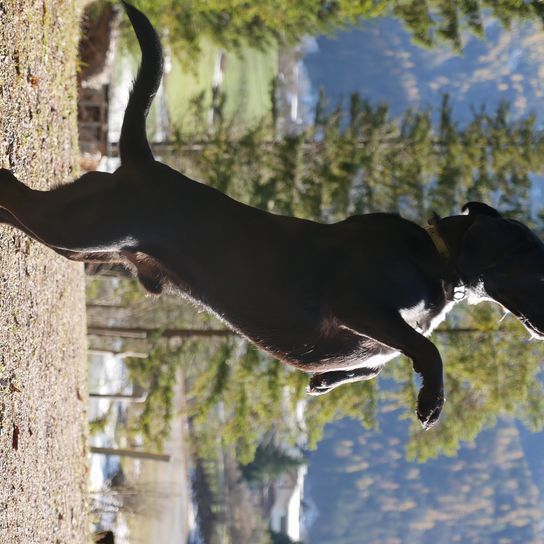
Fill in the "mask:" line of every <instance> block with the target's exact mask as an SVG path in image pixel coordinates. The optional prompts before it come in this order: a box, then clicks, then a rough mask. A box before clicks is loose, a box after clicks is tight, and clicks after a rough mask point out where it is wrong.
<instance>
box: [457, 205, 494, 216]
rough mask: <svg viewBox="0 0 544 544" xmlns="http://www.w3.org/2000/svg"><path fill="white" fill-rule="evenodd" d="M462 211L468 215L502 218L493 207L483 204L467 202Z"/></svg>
mask: <svg viewBox="0 0 544 544" xmlns="http://www.w3.org/2000/svg"><path fill="white" fill-rule="evenodd" d="M461 211H462V212H463V213H464V214H467V215H489V216H490V217H501V214H500V213H499V212H498V211H497V210H496V209H495V208H492V207H491V206H488V205H487V204H484V203H483V202H467V203H466V204H465V205H464V206H463V207H462V208H461Z"/></svg>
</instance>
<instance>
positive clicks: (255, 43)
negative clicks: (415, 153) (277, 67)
mask: <svg viewBox="0 0 544 544" xmlns="http://www.w3.org/2000/svg"><path fill="white" fill-rule="evenodd" d="M134 3H135V5H137V6H138V7H139V8H140V9H142V10H143V11H144V12H145V13H146V14H148V15H149V16H150V17H151V18H152V19H153V20H154V21H155V23H156V24H158V25H160V26H161V27H163V28H168V30H169V39H170V41H171V43H173V44H174V46H177V48H178V50H185V51H194V50H195V49H198V42H199V39H200V37H201V36H207V37H210V38H212V39H213V40H214V41H215V42H216V43H217V44H218V45H220V46H222V47H225V48H231V49H232V48H234V49H236V48H239V47H240V46H241V45H244V44H245V45H250V46H252V47H256V48H258V49H265V48H267V47H270V46H275V45H277V44H285V43H295V42H297V41H298V40H299V39H301V38H302V37H303V36H307V35H316V34H323V33H330V32H332V31H334V30H337V29H339V28H342V27H345V26H347V25H348V24H354V23H356V22H357V21H358V20H359V19H360V18H369V17H375V16H377V15H379V14H380V13H382V12H383V10H384V8H385V3H384V2H383V1H380V0H357V1H356V2H346V1H342V0H341V1H336V0H334V1H328V0H304V1H302V2H300V1H298V2H297V1H294V0H255V1H252V2H242V3H240V2H239V1H236V0H214V1H203V0H197V1H195V2H191V3H185V2H178V1H175V0H137V1H135V2H134Z"/></svg>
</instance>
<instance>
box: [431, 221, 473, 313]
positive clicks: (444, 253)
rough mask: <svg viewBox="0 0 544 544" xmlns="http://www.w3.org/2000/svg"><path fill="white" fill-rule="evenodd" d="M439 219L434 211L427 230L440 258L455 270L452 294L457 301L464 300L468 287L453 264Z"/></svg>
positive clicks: (450, 268)
mask: <svg viewBox="0 0 544 544" xmlns="http://www.w3.org/2000/svg"><path fill="white" fill-rule="evenodd" d="M438 221H440V217H439V216H438V215H437V214H436V213H434V214H433V216H432V217H431V218H430V219H429V221H428V223H427V225H425V230H426V231H427V234H428V235H429V238H430V239H431V240H432V242H433V244H434V247H435V248H436V251H437V252H438V255H440V258H441V259H442V261H443V262H444V264H445V265H446V267H447V268H448V269H449V270H453V278H451V280H452V283H451V285H452V288H453V289H452V293H451V296H452V299H453V300H454V301H455V302H459V301H461V300H463V299H464V298H465V296H466V287H465V284H464V283H463V281H462V280H461V278H460V277H459V274H458V273H457V271H456V270H455V267H454V266H453V265H452V261H451V253H450V250H449V249H448V244H446V241H445V240H444V238H443V237H442V235H441V234H440V230H439V229H438Z"/></svg>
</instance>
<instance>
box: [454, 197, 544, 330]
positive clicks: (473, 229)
mask: <svg viewBox="0 0 544 544" xmlns="http://www.w3.org/2000/svg"><path fill="white" fill-rule="evenodd" d="M463 211H464V212H468V213H469V215H471V216H473V222H472V224H471V226H470V227H469V228H468V229H467V232H466V234H465V237H464V240H463V244H462V248H461V253H460V255H459V260H458V263H457V266H458V270H459V272H460V274H461V275H462V276H463V277H464V278H465V279H467V280H469V281H474V280H478V281H479V282H481V283H482V284H483V288H484V290H485V293H486V295H487V296H488V297H490V298H492V299H493V300H495V301H496V302H498V303H500V304H501V305H502V306H504V307H505V308H506V309H507V310H509V311H510V312H512V314H514V315H515V316H516V317H517V318H518V319H519V320H520V321H521V322H522V323H523V324H524V325H525V327H526V328H527V329H528V330H529V332H530V333H531V335H532V336H534V337H536V338H539V339H540V340H544V244H543V243H542V242H541V241H540V239H539V238H538V237H537V236H536V235H535V234H534V233H533V232H532V231H531V230H530V229H529V228H528V227H527V226H525V225H524V224H523V223H520V222H519V221H515V220H513V219H505V218H503V217H502V216H501V215H500V214H499V212H497V210H495V209H494V208H491V207H490V206H487V205H486V204H482V203H479V202H469V203H468V204H465V206H464V207H463Z"/></svg>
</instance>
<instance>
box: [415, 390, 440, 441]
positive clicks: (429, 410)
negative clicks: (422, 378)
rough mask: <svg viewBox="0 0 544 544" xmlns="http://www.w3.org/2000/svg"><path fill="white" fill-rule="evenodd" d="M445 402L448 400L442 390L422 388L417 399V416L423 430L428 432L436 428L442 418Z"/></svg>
mask: <svg viewBox="0 0 544 544" xmlns="http://www.w3.org/2000/svg"><path fill="white" fill-rule="evenodd" d="M445 402H446V399H445V397H444V390H443V389H442V388H440V389H438V390H429V389H426V388H425V387H422V388H421V390H420V392H419V395H418V397H417V412H416V414H417V418H418V419H419V421H420V422H421V425H422V426H423V429H425V430H426V431H428V430H429V429H430V428H431V427H434V425H435V424H436V422H437V421H438V419H439V417H440V413H441V412H442V408H443V407H444V403H445Z"/></svg>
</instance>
